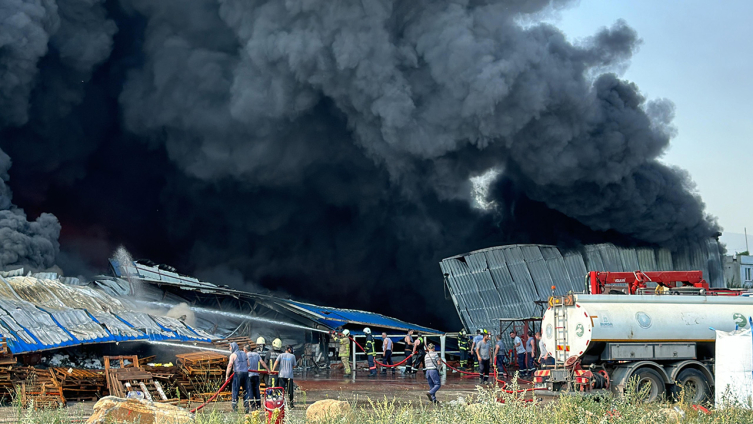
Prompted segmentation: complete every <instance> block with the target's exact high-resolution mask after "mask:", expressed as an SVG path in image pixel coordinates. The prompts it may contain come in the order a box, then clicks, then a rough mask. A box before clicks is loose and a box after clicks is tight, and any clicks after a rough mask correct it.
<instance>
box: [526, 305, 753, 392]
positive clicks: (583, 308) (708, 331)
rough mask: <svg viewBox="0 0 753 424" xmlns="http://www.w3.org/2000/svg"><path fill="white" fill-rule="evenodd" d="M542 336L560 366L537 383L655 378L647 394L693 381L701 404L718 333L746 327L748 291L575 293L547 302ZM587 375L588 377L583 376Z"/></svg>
mask: <svg viewBox="0 0 753 424" xmlns="http://www.w3.org/2000/svg"><path fill="white" fill-rule="evenodd" d="M550 305H551V306H550V307H549V309H548V310H547V311H546V312H545V314H544V318H543V321H542V326H541V327H542V333H543V334H542V340H543V342H544V344H545V345H546V347H547V350H548V351H549V352H551V353H552V356H553V357H554V359H555V365H554V366H551V367H550V368H551V369H546V368H545V371H538V372H537V373H536V378H535V379H534V381H535V382H536V384H537V387H547V388H549V389H550V390H562V389H568V390H580V389H581V388H582V387H579V386H583V385H588V388H593V387H597V388H598V387H602V388H607V387H609V388H611V389H613V390H614V391H617V392H622V391H624V389H625V387H626V384H627V381H628V379H629V378H630V377H632V376H636V377H637V378H638V379H639V383H641V384H643V383H646V384H648V383H651V385H652V386H651V387H652V389H651V391H650V397H651V398H652V399H658V398H660V397H661V395H663V394H664V393H665V390H666V389H669V390H677V389H678V387H680V386H681V385H683V384H686V383H688V381H690V382H692V383H693V384H694V385H695V386H696V387H697V391H698V394H697V396H696V397H694V398H691V399H690V400H698V401H701V400H703V399H705V398H707V397H708V396H709V394H710V393H711V392H710V388H711V387H713V381H714V377H713V363H714V356H715V355H714V353H715V352H714V342H715V338H716V333H715V332H714V330H723V331H733V330H735V329H736V326H737V328H745V327H746V326H747V325H748V317H751V316H753V297H749V296H747V295H729V296H726V295H710V294H699V295H667V294H652V295H648V294H637V295H613V294H570V295H567V296H564V297H559V298H557V297H553V298H552V299H550ZM584 375H585V377H583V376H584Z"/></svg>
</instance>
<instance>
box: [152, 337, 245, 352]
mask: <svg viewBox="0 0 753 424" xmlns="http://www.w3.org/2000/svg"><path fill="white" fill-rule="evenodd" d="M146 342H147V343H149V344H153V345H160V346H170V347H181V348H186V349H196V350H210V351H212V352H219V353H224V354H227V355H230V352H228V351H227V350H225V349H216V348H213V347H202V346H193V345H189V344H180V343H169V342H157V341H154V340H146Z"/></svg>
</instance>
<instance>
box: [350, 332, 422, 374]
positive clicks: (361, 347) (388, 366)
mask: <svg viewBox="0 0 753 424" xmlns="http://www.w3.org/2000/svg"><path fill="white" fill-rule="evenodd" d="M348 338H349V339H350V340H352V341H353V343H355V344H356V346H358V348H359V349H361V350H362V351H363V352H364V353H366V354H367V355H368V353H367V352H366V349H364V348H363V346H361V345H360V344H358V342H357V341H356V339H354V338H352V337H350V336H348ZM412 356H413V353H411V354H410V355H408V356H406V357H405V359H403V360H402V361H400V362H398V363H397V364H392V365H387V364H383V363H381V362H379V361H377V360H376V358H374V363H375V364H377V365H379V366H382V367H385V368H395V367H399V366H400V365H403V364H404V363H406V362H408V360H409V359H410V358H411V357H412Z"/></svg>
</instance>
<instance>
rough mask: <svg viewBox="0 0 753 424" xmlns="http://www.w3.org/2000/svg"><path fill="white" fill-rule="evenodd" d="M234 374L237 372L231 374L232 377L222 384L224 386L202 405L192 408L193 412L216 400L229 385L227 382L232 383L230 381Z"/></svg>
mask: <svg viewBox="0 0 753 424" xmlns="http://www.w3.org/2000/svg"><path fill="white" fill-rule="evenodd" d="M234 375H235V373H232V374H230V377H228V378H227V380H225V382H224V383H223V384H222V386H221V387H220V388H219V390H217V392H215V394H213V395H212V397H210V398H209V400H207V401H206V402H204V403H202V404H201V405H199V406H197V407H196V408H194V409H192V410H191V413H194V412H196V411H198V410H199V409H201V408H203V407H205V406H207V404H208V403H209V402H211V401H213V400H215V399H216V398H217V396H218V395H219V394H220V392H221V391H222V389H224V388H225V387H227V384H228V383H230V381H231V380H232V379H233V376H234Z"/></svg>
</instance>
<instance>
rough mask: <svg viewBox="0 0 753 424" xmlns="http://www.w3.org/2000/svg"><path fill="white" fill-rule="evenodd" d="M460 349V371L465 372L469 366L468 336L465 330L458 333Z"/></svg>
mask: <svg viewBox="0 0 753 424" xmlns="http://www.w3.org/2000/svg"><path fill="white" fill-rule="evenodd" d="M458 349H460V369H461V370H463V371H465V367H467V366H468V334H466V332H465V328H463V329H461V330H460V333H458Z"/></svg>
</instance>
